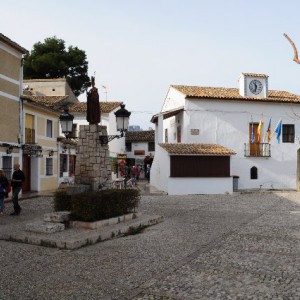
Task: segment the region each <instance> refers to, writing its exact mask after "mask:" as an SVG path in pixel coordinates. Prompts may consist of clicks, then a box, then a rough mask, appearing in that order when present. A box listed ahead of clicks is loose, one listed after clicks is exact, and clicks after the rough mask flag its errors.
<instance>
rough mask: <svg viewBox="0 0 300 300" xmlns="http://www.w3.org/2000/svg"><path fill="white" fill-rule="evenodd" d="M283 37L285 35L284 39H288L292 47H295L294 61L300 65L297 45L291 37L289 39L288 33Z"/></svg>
mask: <svg viewBox="0 0 300 300" xmlns="http://www.w3.org/2000/svg"><path fill="white" fill-rule="evenodd" d="M283 35H284V37H286V38H287V40H288V41H289V42H290V43H291V45H292V47H293V50H294V59H293V60H294V61H295V62H296V63H297V64H300V60H299V58H298V51H297V48H296V46H295V44H294V43H293V41H292V40H291V39H290V37H289V36H288V35H287V34H286V33H284V34H283Z"/></svg>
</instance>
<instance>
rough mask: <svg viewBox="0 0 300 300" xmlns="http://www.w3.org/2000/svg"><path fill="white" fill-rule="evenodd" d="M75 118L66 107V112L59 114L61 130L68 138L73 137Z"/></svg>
mask: <svg viewBox="0 0 300 300" xmlns="http://www.w3.org/2000/svg"><path fill="white" fill-rule="evenodd" d="M73 120H74V116H73V115H71V114H69V109H68V108H65V109H64V112H63V113H62V114H61V115H60V116H59V121H60V124H61V131H62V133H63V134H64V135H65V136H66V138H67V139H68V138H70V137H71V134H72V131H73Z"/></svg>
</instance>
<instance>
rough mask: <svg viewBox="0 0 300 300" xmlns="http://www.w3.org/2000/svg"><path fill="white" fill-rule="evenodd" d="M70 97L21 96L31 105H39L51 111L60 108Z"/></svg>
mask: <svg viewBox="0 0 300 300" xmlns="http://www.w3.org/2000/svg"><path fill="white" fill-rule="evenodd" d="M68 97H69V96H30V95H22V96H21V98H22V99H24V100H27V101H28V102H29V103H32V104H37V105H40V106H44V107H47V108H51V109H55V108H57V107H59V106H60V104H61V102H63V101H64V100H66V99H67V98H68Z"/></svg>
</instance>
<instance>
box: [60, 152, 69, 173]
mask: <svg viewBox="0 0 300 300" xmlns="http://www.w3.org/2000/svg"><path fill="white" fill-rule="evenodd" d="M59 161H60V166H59V177H63V176H64V172H67V171H68V155H67V154H60V158H59Z"/></svg>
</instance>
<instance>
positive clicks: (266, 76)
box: [242, 73, 269, 78]
mask: <svg viewBox="0 0 300 300" xmlns="http://www.w3.org/2000/svg"><path fill="white" fill-rule="evenodd" d="M242 74H243V75H244V76H250V77H262V78H268V77H269V76H268V75H265V74H256V73H242Z"/></svg>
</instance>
